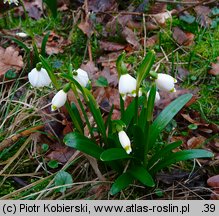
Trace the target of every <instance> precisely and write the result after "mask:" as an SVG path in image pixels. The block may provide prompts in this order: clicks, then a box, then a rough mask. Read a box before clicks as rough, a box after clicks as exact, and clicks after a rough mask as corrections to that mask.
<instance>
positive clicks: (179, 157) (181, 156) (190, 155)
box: [150, 149, 214, 174]
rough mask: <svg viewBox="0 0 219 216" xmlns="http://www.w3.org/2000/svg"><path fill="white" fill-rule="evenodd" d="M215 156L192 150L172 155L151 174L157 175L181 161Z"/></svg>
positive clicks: (208, 152) (160, 162)
mask: <svg viewBox="0 0 219 216" xmlns="http://www.w3.org/2000/svg"><path fill="white" fill-rule="evenodd" d="M213 156H214V154H213V153H212V152H210V151H206V150H203V149H190V150H184V151H180V152H176V153H171V154H170V155H169V156H168V158H164V159H163V160H161V161H159V162H158V163H157V164H156V165H155V166H154V167H153V168H152V169H151V171H150V173H152V174H155V173H156V172H158V171H159V170H161V169H163V168H165V167H168V166H170V165H171V164H174V163H176V162H179V161H185V160H189V159H195V158H211V157H213Z"/></svg>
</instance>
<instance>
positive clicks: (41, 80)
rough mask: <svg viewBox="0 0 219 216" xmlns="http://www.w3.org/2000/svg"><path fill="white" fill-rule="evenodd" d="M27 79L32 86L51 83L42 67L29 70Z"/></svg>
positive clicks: (42, 85)
mask: <svg viewBox="0 0 219 216" xmlns="http://www.w3.org/2000/svg"><path fill="white" fill-rule="evenodd" d="M28 79H29V82H30V84H31V85H32V86H33V87H44V86H49V85H50V83H51V79H50V77H49V75H48V73H47V71H46V70H45V69H44V68H41V69H40V71H38V70H37V69H36V68H34V69H32V70H31V72H30V73H28Z"/></svg>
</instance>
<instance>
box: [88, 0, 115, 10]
mask: <svg viewBox="0 0 219 216" xmlns="http://www.w3.org/2000/svg"><path fill="white" fill-rule="evenodd" d="M117 6H118V5H117V3H116V1H115V0H89V1H88V10H89V11H93V12H105V11H115V10H116V9H117Z"/></svg>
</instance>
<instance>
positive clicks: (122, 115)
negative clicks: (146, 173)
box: [119, 95, 125, 119]
mask: <svg viewBox="0 0 219 216" xmlns="http://www.w3.org/2000/svg"><path fill="white" fill-rule="evenodd" d="M119 99H120V113H121V119H123V117H124V112H125V107H124V100H123V99H122V96H121V95H119Z"/></svg>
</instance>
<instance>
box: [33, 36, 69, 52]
mask: <svg viewBox="0 0 219 216" xmlns="http://www.w3.org/2000/svg"><path fill="white" fill-rule="evenodd" d="M35 41H36V45H37V47H38V48H41V44H42V41H43V37H41V36H38V35H37V36H35ZM69 44H70V41H69V40H67V39H64V38H63V37H62V36H59V35H57V34H56V33H54V32H51V33H50V35H49V38H48V41H47V43H46V53H47V54H48V55H53V54H58V53H63V52H64V47H66V46H68V45H69Z"/></svg>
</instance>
